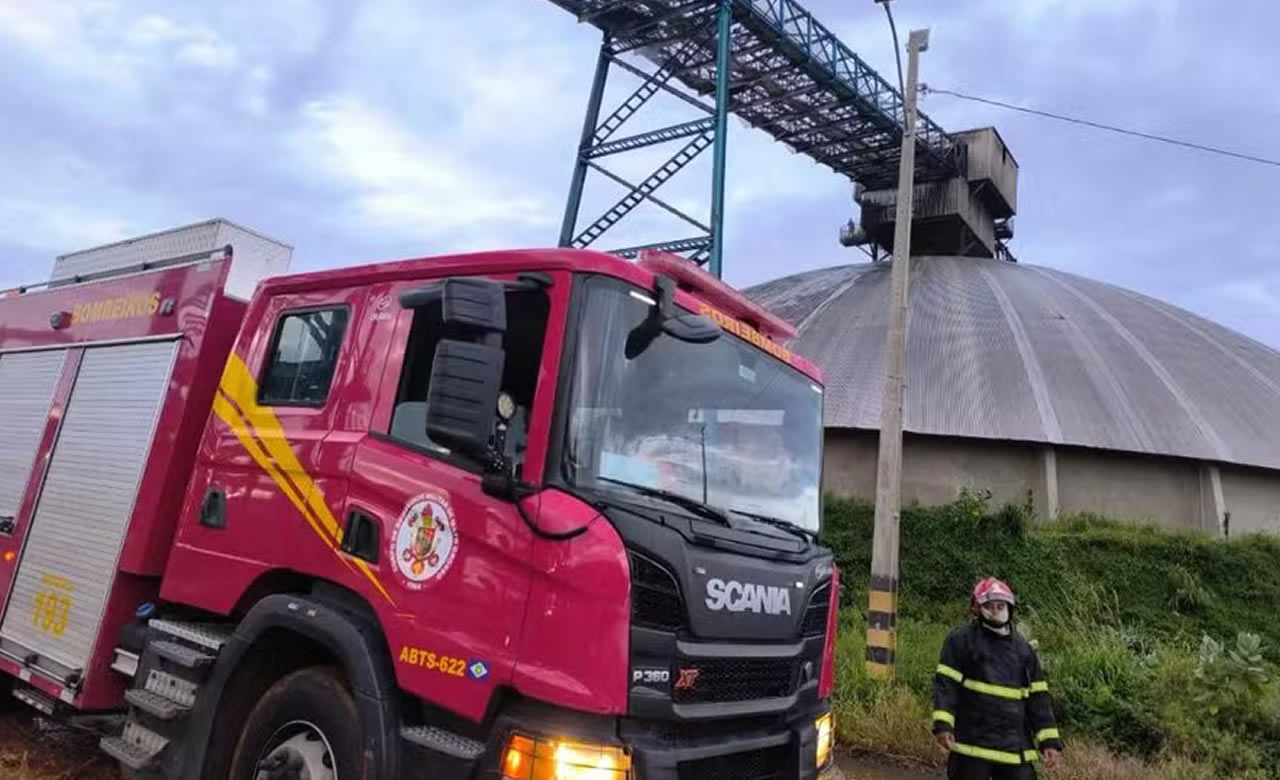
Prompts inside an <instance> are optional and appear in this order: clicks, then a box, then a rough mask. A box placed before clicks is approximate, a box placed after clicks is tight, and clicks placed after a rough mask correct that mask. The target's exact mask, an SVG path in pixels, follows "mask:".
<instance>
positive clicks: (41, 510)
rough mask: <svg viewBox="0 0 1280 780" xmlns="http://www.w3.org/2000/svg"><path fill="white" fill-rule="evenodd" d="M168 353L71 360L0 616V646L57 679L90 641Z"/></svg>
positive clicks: (139, 351) (94, 353)
mask: <svg viewBox="0 0 1280 780" xmlns="http://www.w3.org/2000/svg"><path fill="white" fill-rule="evenodd" d="M175 351H176V350H175V343H174V342H173V341H171V340H164V341H152V342H142V343H130V344H118V345H112V346H101V347H90V348H87V349H85V351H84V356H83V358H82V359H81V362H80V368H79V371H78V373H77V374H76V379H75V386H74V387H73V389H72V391H71V396H70V399H69V400H68V402H67V409H66V413H65V416H64V417H63V420H62V424H61V429H60V430H59V432H58V439H57V443H56V444H55V446H54V450H53V455H52V457H51V458H50V460H49V467H48V470H47V472H46V473H45V477H44V483H43V485H42V486H41V489H40V494H39V498H38V499H37V504H36V508H35V511H34V512H33V513H32V518H31V523H30V529H29V530H28V531H27V532H26V539H25V541H24V543H23V549H22V554H21V556H20V557H19V560H18V570H17V573H16V575H15V578H14V585H13V592H12V593H11V596H10V599H9V603H8V606H7V607H6V610H5V614H4V620H3V623H0V650H3V652H4V653H6V654H8V655H10V656H13V657H16V658H22V659H24V661H26V662H27V663H28V665H32V666H35V667H37V668H39V669H41V670H42V671H44V672H46V673H47V674H49V675H50V676H52V677H54V678H56V679H59V680H62V681H63V682H67V683H69V682H72V681H74V680H75V679H77V678H82V677H83V673H84V670H85V668H86V667H87V665H88V661H89V657H90V653H91V652H92V650H93V646H94V642H95V641H96V639H97V635H98V628H99V626H100V624H101V621H102V614H103V609H104V607H105V605H106V598H107V594H108V591H109V590H110V587H111V584H112V582H113V580H114V577H115V573H116V564H117V559H118V558H119V555H120V548H121V545H122V543H123V541H124V533H125V529H126V528H127V527H128V524H129V520H130V518H131V517H132V516H133V510H134V502H135V499H136V498H137V495H138V487H139V483H140V481H141V478H142V472H143V468H144V466H145V465H146V462H147V457H148V454H149V453H150V451H151V444H152V441H153V440H154V438H155V436H154V434H155V426H156V418H157V416H158V414H159V409H160V404H161V402H162V400H163V399H164V396H165V393H166V392H167V391H168V389H169V378H170V376H171V375H172V372H173V361H174V354H175ZM8 360H10V357H9V356H6V357H5V358H4V360H3V361H0V363H3V362H7V361H8Z"/></svg>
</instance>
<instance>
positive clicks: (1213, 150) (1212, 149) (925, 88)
mask: <svg viewBox="0 0 1280 780" xmlns="http://www.w3.org/2000/svg"><path fill="white" fill-rule="evenodd" d="M920 91H921V93H923V94H931V93H932V94H936V95H950V96H951V97H957V98H960V99H961V100H971V101H973V102H975V103H985V104H987V105H989V106H996V107H998V108H1007V109H1009V110H1010V111H1020V112H1022V113H1024V114H1033V115H1035V116H1041V117H1045V118H1047V119H1056V120H1058V121H1059V122H1070V123H1071V124H1075V125H1084V126H1085V127H1092V128H1094V129H1097V130H1106V131H1107V132H1111V133H1120V134H1121V135H1128V136H1133V137H1135V138H1142V139H1145V140H1147V141H1158V142H1160V143H1163V144H1171V145H1173V146H1182V147H1185V148H1187V149H1195V150H1196V151H1200V152H1208V153H1210V154H1220V155H1222V156H1224V157H1234V158H1236V159H1237V160H1247V161H1248V162H1255V163H1261V164H1262V165H1271V166H1274V167H1277V168H1280V160H1273V159H1270V158H1267V157H1257V156H1255V155H1252V154H1245V153H1243V152H1233V151H1231V150H1230V149H1222V148H1219V147H1216V146H1208V145H1206V144H1198V143H1195V142H1193V141H1183V140H1180V139H1178V138H1169V137H1167V136H1163V135H1155V134H1153V133H1144V132H1141V131H1139V130H1129V129H1128V128H1124V127H1116V126H1115V125H1107V124H1103V123H1101V122H1092V121H1090V120H1088V119H1079V118H1077V117H1072V116H1066V115H1064V114H1055V113H1052V112H1050V111H1041V110H1039V109H1035V108H1026V107H1025V106H1015V105H1013V104H1012V103H1004V102H1001V101H999V100H992V99H990V98H982V97H975V96H974V95H965V94H962V93H960V92H953V91H951V90H949V89H936V88H934V87H930V86H929V85H927V84H922V85H920Z"/></svg>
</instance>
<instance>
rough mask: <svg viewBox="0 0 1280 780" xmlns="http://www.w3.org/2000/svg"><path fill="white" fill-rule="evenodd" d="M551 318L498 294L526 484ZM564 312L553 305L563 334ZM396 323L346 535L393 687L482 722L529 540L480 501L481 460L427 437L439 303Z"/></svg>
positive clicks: (546, 383)
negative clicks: (371, 598) (369, 577)
mask: <svg viewBox="0 0 1280 780" xmlns="http://www.w3.org/2000/svg"><path fill="white" fill-rule="evenodd" d="M563 286H564V287H567V279H566V282H565V284H564V285H563ZM553 292H555V293H557V294H559V293H560V292H561V291H560V290H554V291H553ZM557 297H559V295H557ZM564 297H567V294H566V295H565V296H564ZM552 309H553V307H552V303H551V296H550V295H549V294H548V292H547V291H545V290H541V289H532V290H521V291H509V292H508V293H507V325H508V328H507V335H506V336H505V345H504V346H505V350H506V355H507V357H506V365H505V370H504V375H503V379H502V383H503V389H504V391H506V392H507V393H508V394H509V395H510V396H511V398H512V399H513V400H514V401H515V406H516V409H515V415H514V416H513V418H512V423H511V430H510V433H509V435H508V438H507V446H506V450H507V454H508V455H509V456H510V457H511V458H512V459H513V460H514V462H515V463H516V470H517V473H518V474H520V475H522V476H524V477H525V478H526V479H527V478H529V475H530V474H533V473H534V472H535V470H536V474H537V477H536V478H540V476H541V462H540V458H541V455H540V453H542V452H544V451H545V439H546V429H547V427H548V426H547V424H546V422H545V421H546V420H547V419H549V418H550V409H551V404H552V396H553V391H552V384H553V383H554V381H555V374H556V363H557V362H558V356H559V349H558V346H556V345H554V344H552V345H550V347H549V345H548V344H547V343H546V342H547V341H548V339H547V334H548V321H549V319H550V318H552V316H553V315H552ZM563 315H564V312H563V302H562V301H558V302H557V306H556V312H555V314H554V317H555V318H557V319H559V320H560V324H559V325H558V328H560V329H562V328H563V324H562V322H563V321H562V318H563ZM396 316H397V317H398V322H397V328H396V336H395V338H394V339H393V341H392V347H391V351H390V353H389V354H388V356H387V364H386V371H385V373H384V375H383V377H382V380H381V383H380V387H381V389H380V391H379V393H378V396H377V398H376V400H375V410H376V411H375V414H374V423H373V430H372V431H371V433H370V435H369V436H367V437H366V438H365V439H364V440H363V441H362V442H361V443H360V445H359V446H358V447H357V450H356V455H355V458H354V462H353V464H352V468H351V476H350V481H349V493H348V501H347V505H346V522H347V535H346V536H345V537H344V538H345V540H346V545H347V546H348V549H351V550H353V551H358V552H359V554H362V555H363V556H364V557H366V559H367V560H368V561H370V562H372V563H375V564H377V566H378V568H379V570H380V572H381V575H382V579H383V582H384V583H385V585H386V589H387V591H388V596H389V598H390V600H391V601H392V602H393V604H394V606H393V608H392V609H390V610H386V611H384V613H383V614H384V621H383V622H384V629H385V630H386V633H387V638H388V644H389V645H390V649H391V653H392V657H393V659H394V660H395V665H396V673H397V676H398V678H399V679H400V682H401V685H402V686H403V687H404V688H405V689H406V690H409V691H412V692H415V693H418V694H419V695H422V696H424V697H426V696H428V694H429V698H430V699H431V700H432V701H433V702H434V703H436V704H439V705H442V706H444V707H447V708H448V709H450V710H452V711H454V712H458V713H461V714H464V715H468V716H471V717H473V718H476V719H479V718H481V717H482V716H483V715H484V711H485V706H486V705H487V703H488V700H489V695H490V693H491V692H492V691H493V690H494V688H495V687H497V686H499V685H502V684H504V683H507V682H509V681H510V679H511V677H512V672H513V667H514V663H515V659H516V651H517V649H518V648H517V647H516V643H517V640H518V638H519V636H520V628H521V623H522V621H523V618H524V611H525V603H526V600H527V598H528V592H529V583H530V568H529V556H530V551H531V548H532V541H533V540H532V535H531V533H530V531H529V529H528V527H527V526H526V525H525V523H524V521H523V520H522V519H521V517H520V515H519V514H518V513H517V511H516V509H515V507H514V506H513V505H512V504H510V503H508V502H506V501H503V500H500V499H496V498H493V497H490V496H488V495H486V494H485V493H484V492H483V491H482V489H481V474H482V468H481V464H479V463H477V462H471V461H468V460H467V459H465V458H462V457H460V456H459V455H457V454H456V453H451V452H450V451H449V450H447V449H445V448H443V447H441V446H439V445H438V444H436V443H435V442H432V441H431V440H430V439H429V438H428V437H427V434H426V399H427V392H428V383H429V380H430V373H431V365H432V359H433V357H434V353H435V348H436V345H437V343H438V342H439V341H440V339H441V337H442V325H441V305H440V302H439V301H438V300H437V301H436V302H435V303H432V304H428V305H426V306H422V307H419V308H415V309H402V310H400V311H399V312H398V313H397V315H396ZM552 341H553V342H554V339H552ZM551 353H554V354H551ZM535 420H536V421H538V424H531V423H533V421H535ZM535 460H537V462H535ZM526 461H527V462H526ZM388 613H389V617H385V616H387V615H388Z"/></svg>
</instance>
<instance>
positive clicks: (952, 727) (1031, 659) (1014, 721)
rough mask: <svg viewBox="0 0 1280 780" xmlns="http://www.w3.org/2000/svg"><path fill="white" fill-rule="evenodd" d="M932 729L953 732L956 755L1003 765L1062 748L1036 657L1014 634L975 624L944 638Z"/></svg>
mask: <svg viewBox="0 0 1280 780" xmlns="http://www.w3.org/2000/svg"><path fill="white" fill-rule="evenodd" d="M933 703H934V713H933V730H934V732H935V733H936V732H940V731H954V732H955V739H956V748H955V749H956V752H958V753H963V754H964V755H968V756H972V757H974V758H982V759H986V760H988V761H995V762H997V763H1003V764H1020V763H1025V762H1029V761H1036V760H1038V759H1039V751H1040V750H1042V749H1044V748H1054V749H1057V750H1061V749H1062V736H1061V734H1059V732H1058V728H1057V724H1056V723H1055V722H1054V716H1053V700H1052V698H1051V697H1050V695H1049V685H1048V683H1047V682H1046V680H1045V679H1044V673H1043V672H1042V671H1041V669H1040V659H1039V658H1038V657H1037V655H1036V651H1035V649H1034V648H1033V647H1031V645H1030V644H1029V643H1028V642H1027V640H1025V639H1023V638H1022V637H1021V636H1020V635H1019V634H1018V633H1017V632H1016V631H1012V632H1010V634H1009V635H1008V636H1001V635H1000V634H997V633H995V632H994V631H990V630H988V629H986V628H983V627H982V624H981V623H979V622H978V621H976V620H975V621H974V622H972V623H970V624H969V625H967V626H964V627H963V628H957V629H955V630H954V631H952V632H951V633H950V634H948V635H947V640H946V642H945V643H943V645H942V655H941V658H940V659H939V661H938V669H937V673H936V674H935V675H934V683H933Z"/></svg>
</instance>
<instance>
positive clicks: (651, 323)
mask: <svg viewBox="0 0 1280 780" xmlns="http://www.w3.org/2000/svg"><path fill="white" fill-rule="evenodd" d="M654 292H656V293H657V295H658V301H657V305H655V306H654V307H653V309H652V310H651V311H650V312H649V316H648V317H646V318H645V320H644V322H642V323H640V324H639V325H637V326H635V327H634V328H632V329H631V332H630V333H628V334H627V343H626V348H625V354H626V356H627V360H634V359H635V358H637V357H639V356H640V354H641V353H642V352H644V351H645V350H646V349H648V348H649V345H650V344H652V343H653V340H654V339H656V338H658V336H660V335H661V334H663V333H665V334H667V335H668V336H670V337H672V338H674V339H678V340H680V341H687V342H690V343H693V344H708V343H710V342H712V341H715V340H716V339H718V338H720V327H719V326H718V325H716V324H715V323H714V322H712V321H711V320H709V319H707V318H706V317H703V316H701V315H699V314H683V313H682V314H676V313H675V312H676V311H678V310H677V309H676V306H675V297H676V289H675V282H673V281H672V280H671V279H670V278H668V277H665V276H658V277H657V278H656V279H654Z"/></svg>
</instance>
